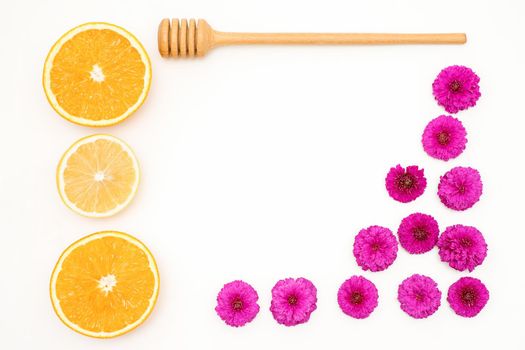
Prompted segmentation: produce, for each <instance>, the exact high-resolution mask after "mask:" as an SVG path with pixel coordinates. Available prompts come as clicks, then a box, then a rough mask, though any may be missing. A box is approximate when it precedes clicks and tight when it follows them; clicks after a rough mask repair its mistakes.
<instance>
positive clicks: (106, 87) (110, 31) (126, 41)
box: [43, 23, 151, 126]
mask: <svg viewBox="0 0 525 350" xmlns="http://www.w3.org/2000/svg"><path fill="white" fill-rule="evenodd" d="M150 83H151V64H150V60H149V57H148V54H147V53H146V51H145V50H144V47H143V46H142V45H141V43H140V42H139V41H138V40H137V39H136V38H135V37H134V36H133V34H131V33H129V32H128V31H126V30H125V29H123V28H121V27H118V26H116V25H113V24H109V23H86V24H82V25H80V26H78V27H76V28H73V29H71V30H70V31H69V32H67V33H66V34H64V35H63V36H62V37H61V38H60V39H59V40H58V41H57V42H56V43H55V45H53V47H52V48H51V50H50V51H49V54H48V56H47V58H46V62H45V64H44V74H43V85H44V91H45V93H46V96H47V99H48V101H49V103H50V104H51V106H52V107H53V108H54V109H55V110H56V111H57V113H58V114H60V115H61V116H62V117H64V118H65V119H67V120H69V121H71V122H73V123H77V124H81V125H86V126H108V125H113V124H116V123H118V122H121V121H122V120H124V119H126V118H127V117H129V116H130V115H131V114H132V113H133V112H135V111H136V110H137V109H138V108H139V107H140V106H141V105H142V103H143V102H144V100H145V99H146V96H147V94H148V91H149V87H150Z"/></svg>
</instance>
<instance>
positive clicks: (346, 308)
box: [337, 276, 378, 318]
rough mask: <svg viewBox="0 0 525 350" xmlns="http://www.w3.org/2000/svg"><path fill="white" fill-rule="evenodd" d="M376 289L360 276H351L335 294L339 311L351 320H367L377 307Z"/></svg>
mask: <svg viewBox="0 0 525 350" xmlns="http://www.w3.org/2000/svg"><path fill="white" fill-rule="evenodd" d="M377 299H378V294H377V288H376V286H375V285H374V284H373V283H372V282H370V281H369V280H367V279H366V278H364V277H362V276H352V277H350V278H349V279H347V280H346V281H344V282H343V284H342V285H341V287H340V288H339V291H338V292H337V302H338V303H339V307H340V308H341V310H342V311H343V312H344V313H345V314H347V315H348V316H351V317H353V318H367V317H368V316H369V315H370V314H371V313H372V311H374V309H375V308H376V307H377Z"/></svg>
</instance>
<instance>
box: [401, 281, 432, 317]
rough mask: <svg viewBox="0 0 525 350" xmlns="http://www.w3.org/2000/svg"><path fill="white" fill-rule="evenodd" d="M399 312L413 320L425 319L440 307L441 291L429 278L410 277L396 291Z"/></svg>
mask: <svg viewBox="0 0 525 350" xmlns="http://www.w3.org/2000/svg"><path fill="white" fill-rule="evenodd" d="M397 300H399V303H400V305H401V310H403V311H404V312H406V313H407V314H408V315H410V316H412V317H414V318H426V317H428V316H430V315H432V314H433V313H434V312H436V310H437V309H438V308H439V306H440V305H441V291H440V290H439V289H438V287H437V283H436V282H434V280H433V279H432V278H430V277H427V276H423V275H417V274H416V275H412V276H410V277H408V278H407V279H405V280H404V281H403V282H402V283H401V284H400V285H399V288H398V290H397Z"/></svg>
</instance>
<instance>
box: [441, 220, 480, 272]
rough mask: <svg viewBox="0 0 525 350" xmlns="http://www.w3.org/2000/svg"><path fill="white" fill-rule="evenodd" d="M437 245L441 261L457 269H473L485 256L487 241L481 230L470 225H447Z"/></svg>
mask: <svg viewBox="0 0 525 350" xmlns="http://www.w3.org/2000/svg"><path fill="white" fill-rule="evenodd" d="M437 245H438V248H439V256H440V258H441V261H444V262H448V264H449V265H450V267H452V268H454V269H456V270H458V271H465V270H467V269H468V270H469V271H472V270H474V269H475V268H476V266H478V265H481V264H482V263H483V260H485V257H486V256H487V243H485V239H484V238H483V235H482V234H481V232H480V231H479V230H478V229H477V228H475V227H472V226H463V225H454V226H450V227H447V228H446V229H445V232H443V233H442V234H441V237H439V240H438V243H437Z"/></svg>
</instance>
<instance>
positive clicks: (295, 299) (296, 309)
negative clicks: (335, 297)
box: [270, 278, 317, 326]
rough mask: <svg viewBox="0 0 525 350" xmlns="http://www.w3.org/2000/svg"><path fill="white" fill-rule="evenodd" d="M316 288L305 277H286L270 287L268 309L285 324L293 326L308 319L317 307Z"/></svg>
mask: <svg viewBox="0 0 525 350" xmlns="http://www.w3.org/2000/svg"><path fill="white" fill-rule="evenodd" d="M316 303H317V289H316V288H315V286H314V284H313V283H312V282H310V281H309V280H307V279H306V278H297V279H294V278H286V279H284V280H280V281H278V282H277V283H276V284H275V286H274V287H273V288H272V302H271V306H270V311H271V312H272V315H273V318H274V319H275V320H276V321H277V322H278V323H280V324H283V325H285V326H295V325H298V324H301V323H305V322H307V321H308V320H309V319H310V314H311V313H312V312H314V310H315V309H316V308H317V305H316Z"/></svg>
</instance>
